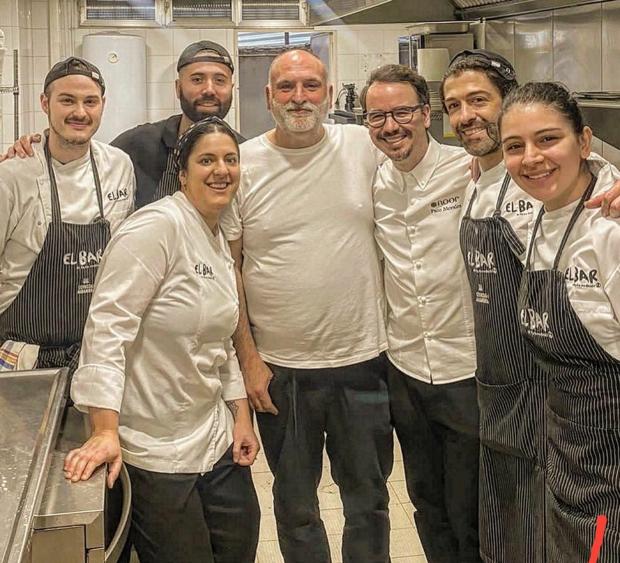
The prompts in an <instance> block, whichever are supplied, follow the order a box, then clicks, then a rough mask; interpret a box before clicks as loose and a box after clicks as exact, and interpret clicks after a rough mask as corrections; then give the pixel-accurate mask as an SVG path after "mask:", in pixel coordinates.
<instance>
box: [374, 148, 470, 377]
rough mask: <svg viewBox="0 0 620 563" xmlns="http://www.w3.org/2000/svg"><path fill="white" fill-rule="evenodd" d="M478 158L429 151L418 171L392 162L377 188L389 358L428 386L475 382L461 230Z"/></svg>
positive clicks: (459, 152) (385, 166)
mask: <svg viewBox="0 0 620 563" xmlns="http://www.w3.org/2000/svg"><path fill="white" fill-rule="evenodd" d="M470 162H471V157H470V156H469V155H468V154H467V153H466V152H465V151H464V150H463V149H462V148H459V147H451V146H448V145H440V144H439V143H437V141H435V139H433V138H432V137H429V147H428V150H427V151H426V154H425V155H424V158H423V159H422V160H421V161H420V163H419V164H418V165H417V166H416V167H415V168H414V169H413V170H411V171H410V172H400V171H399V170H398V169H397V168H396V167H395V166H394V164H393V162H391V161H387V162H385V163H384V164H383V165H382V166H381V168H380V169H379V172H378V174H377V179H376V182H375V186H374V203H375V222H376V238H377V242H378V244H379V247H380V248H381V251H382V252H383V256H384V263H385V267H384V278H385V292H386V298H387V304H388V342H389V348H388V357H389V359H390V361H391V362H392V363H393V364H394V365H395V366H396V367H397V368H398V369H399V370H401V371H402V372H404V373H406V374H407V375H409V376H411V377H413V378H415V379H418V380H420V381H424V382H426V383H451V382H455V381H459V380H462V379H466V378H470V377H473V376H474V373H475V371H476V344H475V336H474V319H473V310H472V304H471V293H470V289H469V283H468V281H467V273H466V270H465V264H464V262H463V257H462V254H461V250H460V247H459V223H460V213H461V208H462V206H463V199H464V195H465V188H466V187H467V184H468V181H469V179H470V177H471V175H470V172H469V165H470Z"/></svg>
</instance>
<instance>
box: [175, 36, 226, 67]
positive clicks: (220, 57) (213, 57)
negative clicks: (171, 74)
mask: <svg viewBox="0 0 620 563" xmlns="http://www.w3.org/2000/svg"><path fill="white" fill-rule="evenodd" d="M202 51H210V53H203V54H201V55H199V54H198V53H202ZM199 62H207V63H221V64H223V65H226V66H227V67H228V68H229V69H230V72H235V67H234V65H233V61H232V58H231V56H230V53H229V52H228V51H227V50H226V49H224V47H222V46H221V45H220V44H219V43H215V42H213V41H207V40H204V41H196V42H195V43H192V44H191V45H188V46H187V47H185V49H184V50H183V52H182V53H181V56H180V57H179V62H178V63H177V72H178V71H179V70H181V69H182V68H183V67H184V66H187V65H189V64H192V63H199Z"/></svg>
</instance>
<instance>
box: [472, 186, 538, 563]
mask: <svg viewBox="0 0 620 563" xmlns="http://www.w3.org/2000/svg"><path fill="white" fill-rule="evenodd" d="M509 182H510V176H508V175H506V177H505V178H504V182H503V184H502V188H501V191H500V194H499V197H498V199H497V204H496V207H495V212H494V213H493V216H492V217H485V218H482V219H472V218H471V216H470V214H471V209H472V204H473V202H474V200H475V198H476V195H477V194H476V191H474V194H473V195H472V198H471V200H470V202H469V206H468V208H467V211H466V213H465V216H464V217H463V220H462V223H461V229H460V242H461V251H462V253H463V257H464V259H465V264H466V269H467V275H468V278H469V284H470V287H471V293H472V301H473V307H474V319H475V331H476V353H477V362H478V367H477V370H476V381H477V386H478V404H479V407H480V509H479V514H480V518H479V522H480V553H481V556H482V558H483V559H484V560H485V561H493V562H497V563H511V562H514V563H524V562H527V563H537V562H540V561H544V491H545V488H544V478H545V472H544V467H545V451H544V450H545V440H544V428H543V427H542V426H541V421H542V420H544V401H545V395H546V384H545V380H544V377H543V374H542V371H541V370H540V369H539V368H538V367H537V366H536V364H535V362H534V358H533V356H532V354H531V352H530V351H529V350H528V349H527V347H526V344H525V342H524V340H523V338H522V337H521V335H520V334H519V329H518V327H519V317H518V310H517V299H518V292H519V282H520V279H521V274H522V272H523V266H522V264H521V262H520V261H519V259H518V258H517V256H518V255H520V254H522V253H523V252H524V250H525V248H524V246H523V244H522V243H521V241H520V240H519V238H518V237H517V235H516V234H515V232H514V230H513V229H512V227H511V226H510V223H509V222H508V221H507V220H506V219H505V218H504V217H502V216H501V209H502V205H503V202H504V198H505V196H506V191H507V189H508V184H509Z"/></svg>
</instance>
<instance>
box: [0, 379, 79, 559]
mask: <svg viewBox="0 0 620 563" xmlns="http://www.w3.org/2000/svg"><path fill="white" fill-rule="evenodd" d="M66 386H67V370H66V369H62V370H35V371H22V372H2V374H0V492H1V498H2V502H0V561H1V562H2V563H15V562H19V561H22V559H23V558H25V557H26V556H27V553H28V548H29V540H30V533H31V528H32V524H33V520H34V516H35V512H36V511H37V510H38V508H39V505H40V503H41V500H42V496H43V490H44V486H45V480H46V477H47V471H48V468H49V465H50V462H51V452H52V449H53V447H54V444H55V441H56V437H57V434H58V428H59V425H60V418H61V415H62V412H63V408H64V396H65V390H66Z"/></svg>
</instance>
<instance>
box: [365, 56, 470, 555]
mask: <svg viewBox="0 0 620 563" xmlns="http://www.w3.org/2000/svg"><path fill="white" fill-rule="evenodd" d="M429 99H430V98H429V90H428V85H427V83H426V80H424V78H423V77H422V76H420V75H419V74H418V73H417V72H416V71H414V70H412V69H411V68H409V67H405V66H402V65H385V66H383V67H380V68H378V69H377V70H375V71H373V72H372V74H371V75H370V77H369V79H368V82H367V84H366V87H365V88H364V90H363V91H362V94H361V100H362V106H363V107H364V109H365V114H364V115H365V122H366V125H367V127H368V131H369V133H370V138H371V139H372V141H373V143H374V144H375V145H376V147H377V148H379V149H380V150H381V151H382V152H383V153H385V155H386V156H387V157H388V158H389V160H388V161H386V162H385V163H383V164H382V165H381V167H380V168H379V170H378V172H377V177H376V179H375V183H374V190H373V191H374V205H375V223H376V239H377V243H378V244H379V247H380V248H381V251H382V254H383V263H384V283H385V293H386V299H387V304H388V317H387V319H388V322H387V332H388V341H389V349H388V352H387V357H388V359H389V365H388V386H389V394H390V407H391V411H392V419H393V422H394V426H395V429H396V434H397V436H398V439H399V442H400V445H401V448H402V452H403V461H404V467H405V476H406V481H407V491H408V493H409V496H410V498H411V501H412V503H413V504H414V506H415V520H416V528H417V530H418V534H419V537H420V540H421V542H422V545H423V547H424V551H425V553H426V557H427V559H428V560H429V561H431V562H433V563H438V562H444V563H452V562H455V561H458V562H459V563H466V562H472V561H480V557H479V555H478V519H477V518H478V455H479V442H478V406H477V402H476V383H475V380H474V373H475V370H476V346H475V340H474V326H473V325H474V323H473V314H472V307H471V298H470V297H469V287H468V283H467V276H466V272H465V267H464V263H463V260H462V257H461V253H460V249H459V246H458V243H457V241H458V228H459V218H460V211H461V207H462V205H463V194H464V190H465V187H466V186H467V183H468V181H469V178H470V174H469V164H470V161H471V157H469V156H468V155H467V153H466V152H465V151H464V150H463V149H462V148H460V147H452V146H448V145H441V144H439V143H438V142H437V141H435V139H433V138H432V137H431V136H430V135H429V133H428V127H429V126H430V101H429Z"/></svg>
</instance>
